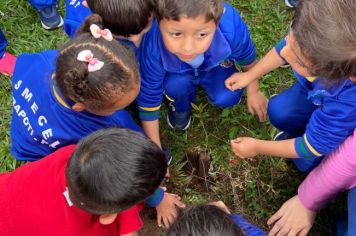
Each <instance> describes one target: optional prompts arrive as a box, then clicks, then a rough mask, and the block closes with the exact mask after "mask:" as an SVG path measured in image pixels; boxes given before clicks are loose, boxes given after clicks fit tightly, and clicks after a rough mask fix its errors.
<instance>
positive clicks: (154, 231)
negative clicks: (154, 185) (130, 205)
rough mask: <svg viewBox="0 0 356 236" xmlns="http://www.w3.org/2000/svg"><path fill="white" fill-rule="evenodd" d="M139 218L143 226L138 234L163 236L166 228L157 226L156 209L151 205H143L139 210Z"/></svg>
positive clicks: (142, 235) (141, 235)
mask: <svg viewBox="0 0 356 236" xmlns="http://www.w3.org/2000/svg"><path fill="white" fill-rule="evenodd" d="M140 215H141V219H142V221H143V227H142V229H141V230H140V231H139V235H140V236H164V235H166V229H165V228H163V227H162V228H160V227H158V226H157V221H156V209H155V208H153V207H147V206H146V207H145V208H144V209H143V210H142V211H141V214H140Z"/></svg>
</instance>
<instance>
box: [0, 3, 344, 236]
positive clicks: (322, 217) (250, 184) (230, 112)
mask: <svg viewBox="0 0 356 236" xmlns="http://www.w3.org/2000/svg"><path fill="white" fill-rule="evenodd" d="M231 2H232V4H233V5H234V6H235V7H236V8H237V9H239V11H240V14H241V15H242V17H243V18H244V19H245V21H246V22H247V23H248V25H249V28H250V32H251V36H252V39H253V40H254V42H255V46H256V48H257V50H258V54H259V56H262V55H264V54H265V53H266V52H267V51H268V50H269V49H270V48H272V47H273V46H274V45H275V43H276V42H277V41H278V40H279V39H280V38H282V37H283V36H284V35H285V33H286V30H287V27H288V24H289V21H290V18H291V14H292V12H291V11H289V10H287V8H286V7H285V6H284V1H282V0H239V1H237V0H235V1H231ZM59 5H60V6H61V13H62V15H63V13H64V11H63V9H64V0H60V1H59ZM0 11H1V12H2V13H3V14H4V15H3V16H0V28H1V29H2V30H3V32H4V33H5V34H6V36H7V38H8V41H9V44H8V51H10V52H11V53H14V54H20V53H21V52H38V51H41V50H45V49H51V48H55V47H56V46H57V45H60V44H62V43H63V42H65V41H66V40H67V37H66V36H65V34H64V33H63V30H62V29H59V30H55V31H46V30H44V29H42V27H41V26H40V23H39V17H38V14H37V12H36V11H35V10H34V9H33V8H32V7H31V6H30V5H29V4H28V3H27V1H25V0H6V1H1V3H0ZM293 81H294V78H293V76H292V74H291V72H290V70H288V69H278V70H276V71H274V72H272V73H270V74H268V75H266V76H265V78H264V79H263V80H262V82H261V88H262V90H263V91H264V92H265V94H266V95H267V96H270V95H272V94H275V93H278V92H280V91H281V90H283V89H284V88H286V87H288V86H289V85H290V84H292V83H293ZM11 110H12V99H11V81H10V78H9V77H5V76H0V114H1V117H0V155H1V156H0V172H5V171H11V170H14V169H15V168H16V167H17V166H19V165H20V164H21V163H18V162H16V161H15V159H14V158H13V157H12V156H11V155H10V153H9V152H10V137H9V127H10V117H11ZM164 112H165V111H163V113H164ZM164 118H165V116H164V114H162V122H161V133H162V142H163V143H164V144H167V145H169V146H170V147H171V149H172V150H173V154H174V164H173V167H172V168H171V169H172V178H171V181H170V187H171V188H170V189H171V191H173V192H176V193H178V194H180V195H181V196H183V199H184V201H185V202H186V203H187V204H191V203H204V202H208V201H211V200H217V199H221V200H223V201H224V202H225V203H226V204H227V205H228V206H229V207H230V208H231V209H232V211H235V212H238V213H241V214H242V215H244V216H245V217H246V218H247V219H248V220H250V221H252V222H253V223H255V224H257V225H259V226H260V227H262V228H264V229H266V230H268V228H267V226H266V221H267V219H268V217H269V216H270V215H271V214H273V213H274V212H275V211H276V210H277V209H278V208H279V207H280V206H281V204H282V203H283V202H284V201H285V200H287V199H289V198H290V197H292V196H294V195H295V194H296V189H297V187H298V184H299V183H300V182H301V181H302V179H303V178H304V176H303V175H301V174H300V173H298V172H297V171H296V169H295V168H294V167H293V165H292V164H291V163H290V162H287V161H285V160H282V159H279V158H271V157H262V156H261V157H258V158H256V159H251V160H242V161H239V162H238V164H235V165H229V160H230V159H235V157H234V155H233V153H232V152H231V150H230V146H229V140H230V139H232V138H234V137H237V136H252V137H256V138H261V139H271V138H272V137H273V136H274V135H275V134H276V132H277V130H276V129H275V128H273V127H272V126H271V125H270V124H269V122H264V123H260V122H258V120H257V118H256V117H252V116H251V115H249V113H248V111H247V108H246V99H245V98H244V99H243V100H242V102H241V104H240V105H239V106H235V107H234V108H232V109H226V110H221V109H219V108H217V107H213V106H211V105H210V104H209V101H208V99H207V97H206V96H205V95H204V93H203V92H202V91H199V96H198V100H197V103H196V104H195V106H194V114H193V121H192V125H191V127H190V128H189V129H188V131H186V132H175V131H172V130H171V129H169V128H168V126H167V125H166V122H165V121H164ZM187 150H205V151H207V152H208V153H209V154H210V155H211V156H212V157H213V169H211V171H210V177H209V178H208V179H206V180H204V179H199V178H197V177H196V176H194V174H193V173H191V172H190V171H189V168H187V166H188V164H187V161H186V157H185V154H186V151H187ZM336 210H338V208H336ZM330 212H333V214H330ZM334 212H335V209H334V208H332V209H331V208H329V209H327V210H324V211H322V212H321V214H319V216H318V219H317V222H316V223H315V226H314V227H313V230H312V232H311V235H328V234H330V233H329V232H328V230H327V227H328V226H329V225H331V224H333V220H334V219H333V218H332V217H328V215H334Z"/></svg>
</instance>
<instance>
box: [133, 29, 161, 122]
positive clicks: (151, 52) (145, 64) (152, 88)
mask: <svg viewBox="0 0 356 236" xmlns="http://www.w3.org/2000/svg"><path fill="white" fill-rule="evenodd" d="M152 27H155V28H156V27H157V28H156V29H155V28H154V29H151V30H152V31H153V32H149V33H148V35H147V36H146V37H145V38H144V40H143V42H142V43H141V46H140V52H142V53H140V55H139V63H140V71H141V77H142V78H141V79H142V80H141V89H140V93H139V95H138V97H137V99H136V101H137V105H138V111H139V116H140V118H141V120H143V121H153V120H157V119H159V112H160V107H161V103H162V100H163V81H164V77H165V70H164V68H163V63H162V60H161V54H160V49H159V45H158V44H159V43H158V42H157V41H158V40H159V39H157V38H158V34H160V32H159V30H158V26H157V25H153V26H152Z"/></svg>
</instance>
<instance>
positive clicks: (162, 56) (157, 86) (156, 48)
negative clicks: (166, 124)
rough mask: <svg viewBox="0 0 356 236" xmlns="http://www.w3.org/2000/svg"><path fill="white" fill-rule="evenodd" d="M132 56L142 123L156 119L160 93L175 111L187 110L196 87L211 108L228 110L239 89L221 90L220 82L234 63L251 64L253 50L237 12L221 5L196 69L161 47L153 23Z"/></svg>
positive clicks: (236, 101)
mask: <svg viewBox="0 0 356 236" xmlns="http://www.w3.org/2000/svg"><path fill="white" fill-rule="evenodd" d="M136 56H137V58H138V60H139V62H140V69H141V76H142V82H141V90H140V94H139V96H138V97H137V103H138V106H139V114H140V118H141V119H142V120H145V121H150V120H157V119H158V118H159V109H160V106H161V103H162V100H163V94H165V95H166V97H167V98H168V100H169V101H170V105H171V106H173V107H174V109H175V110H176V111H178V112H186V111H190V106H191V102H193V101H194V100H195V95H196V90H197V86H198V85H200V86H202V87H203V88H204V90H205V91H206V92H207V94H208V96H209V99H210V101H211V102H212V103H213V104H215V105H218V106H220V107H231V106H233V105H235V104H237V103H238V102H239V101H240V97H241V94H242V90H237V91H234V92H232V91H230V90H228V89H227V88H225V84H224V81H225V80H226V79H227V78H228V77H229V76H230V75H232V74H233V73H235V72H236V68H235V65H234V63H235V62H237V63H238V64H239V65H249V64H251V63H252V62H254V61H255V59H256V50H255V48H254V45H253V42H252V40H251V38H250V35H249V32H248V28H247V26H246V24H245V23H244V22H243V20H242V19H241V17H240V16H239V14H238V12H237V11H236V10H235V9H234V8H233V7H232V6H230V5H229V4H225V12H224V14H223V16H222V18H221V20H220V22H219V25H218V27H217V29H216V32H215V34H214V37H213V40H212V43H211V45H210V47H209V49H208V50H207V51H206V52H205V53H204V55H202V56H203V57H204V60H203V61H202V62H201V65H199V63H198V66H197V67H196V68H195V67H194V65H193V66H192V65H189V64H187V63H185V62H183V61H181V60H180V59H179V58H178V57H176V56H175V55H174V54H172V53H170V52H169V51H168V50H167V49H166V48H165V46H164V43H163V40H162V36H161V33H160V30H159V27H158V23H157V21H156V20H154V22H153V24H152V28H151V30H150V31H149V32H147V33H146V34H145V35H144V37H143V39H142V41H141V45H140V48H139V49H138V52H137V53H136Z"/></svg>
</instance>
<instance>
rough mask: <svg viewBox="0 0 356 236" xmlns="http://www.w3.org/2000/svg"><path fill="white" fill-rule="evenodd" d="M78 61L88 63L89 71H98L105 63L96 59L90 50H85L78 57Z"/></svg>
mask: <svg viewBox="0 0 356 236" xmlns="http://www.w3.org/2000/svg"><path fill="white" fill-rule="evenodd" d="M77 60H78V61H84V62H88V71H89V72H93V71H98V70H100V69H101V68H103V66H104V62H102V61H99V60H98V59H97V58H94V54H93V53H92V52H91V51H90V50H83V51H81V52H80V53H79V54H78V56H77Z"/></svg>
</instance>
